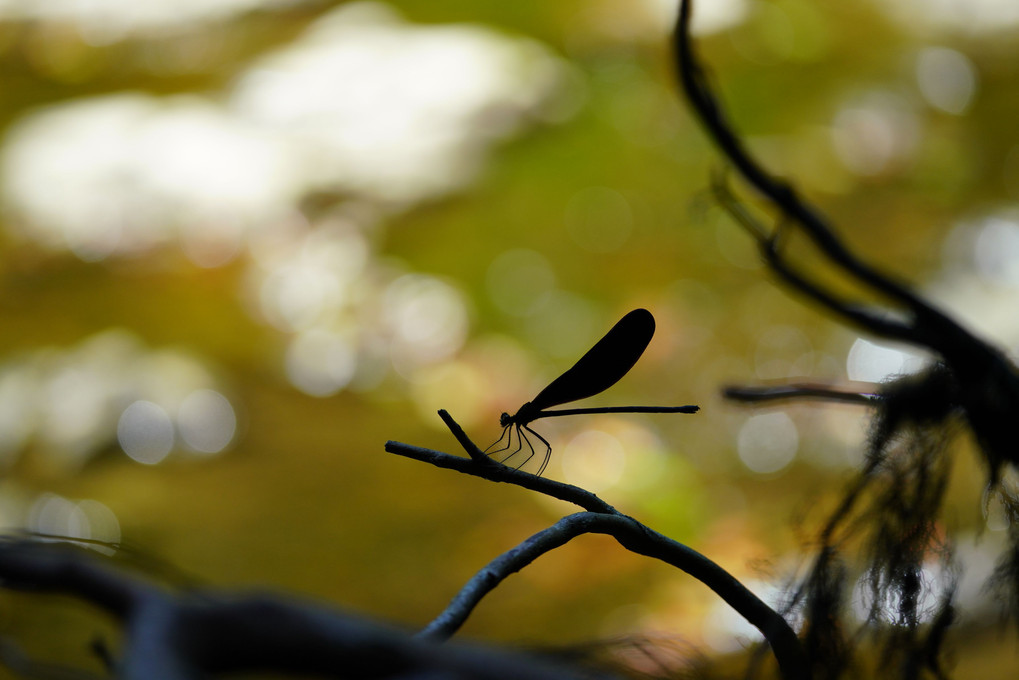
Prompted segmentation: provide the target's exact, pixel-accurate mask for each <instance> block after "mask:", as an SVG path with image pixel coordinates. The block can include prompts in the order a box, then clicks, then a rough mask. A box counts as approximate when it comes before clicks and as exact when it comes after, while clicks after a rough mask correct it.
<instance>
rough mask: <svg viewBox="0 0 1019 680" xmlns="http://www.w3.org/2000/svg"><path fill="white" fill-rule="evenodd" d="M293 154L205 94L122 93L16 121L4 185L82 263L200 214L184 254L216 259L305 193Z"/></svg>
mask: <svg viewBox="0 0 1019 680" xmlns="http://www.w3.org/2000/svg"><path fill="white" fill-rule="evenodd" d="M283 152H284V149H283V147H281V146H280V145H279V143H278V142H274V141H272V140H270V139H268V138H267V137H265V136H264V135H259V134H258V133H257V132H256V131H254V130H252V129H249V127H246V126H244V125H242V124H240V123H238V122H237V121H235V120H232V119H231V118H229V117H228V116H227V115H226V114H224V113H223V112H222V111H221V110H220V109H218V108H217V107H216V106H214V105H213V104H211V103H209V102H206V101H203V100H201V99H199V98H197V97H186V96H178V97H172V98H166V99H164V100H158V99H156V98H153V97H149V96H145V95H138V94H124V95H113V96H109V97H104V98H99V99H94V100H89V101H76V102H72V103H69V104H65V105H63V106H60V107H55V108H52V109H49V110H45V111H43V112H42V113H39V114H36V115H34V116H31V117H29V118H27V119H26V120H25V121H23V122H21V123H19V124H17V125H15V126H14V127H13V128H12V130H11V132H10V137H9V141H8V142H7V143H6V144H5V146H4V149H3V157H2V159H0V162H2V167H3V186H2V191H3V196H4V198H5V200H6V202H7V205H8V206H9V207H10V208H11V210H12V211H13V212H14V213H15V214H16V215H17V216H18V217H19V218H20V220H19V224H20V228H22V229H24V230H26V232H27V233H28V234H29V235H30V236H32V237H33V238H35V239H37V240H39V241H41V242H43V243H45V244H47V245H49V246H50V247H53V248H67V249H69V250H71V251H72V252H74V253H75V254H76V255H78V256H79V257H80V258H82V259H84V260H88V261H93V260H101V259H103V258H105V257H108V256H111V255H114V254H121V253H132V252H137V251H143V250H147V249H150V248H152V247H154V246H156V245H160V244H163V243H167V242H169V241H171V240H172V238H173V236H174V232H175V230H178V229H180V228H181V227H180V225H182V224H189V223H198V224H200V225H201V233H200V234H198V233H197V229H198V227H197V226H196V225H195V224H190V226H189V227H188V228H187V230H185V231H183V233H182V239H183V241H184V244H185V251H186V252H188V253H189V254H190V255H191V256H192V259H194V260H195V261H196V262H198V263H199V264H202V265H203V266H209V265H212V264H214V263H216V262H225V261H226V260H227V259H229V256H230V255H232V254H233V253H235V252H236V251H237V249H238V245H237V244H238V241H239V238H240V236H239V234H240V232H242V231H243V229H245V228H247V227H249V226H251V225H255V224H260V223H262V222H264V221H265V220H271V219H272V218H273V217H274V216H276V215H279V214H281V213H282V212H284V211H285V210H286V209H288V207H289V206H290V205H291V204H292V203H293V201H294V200H295V190H294V189H295V187H293V186H292V185H291V184H290V183H289V182H288V181H286V177H290V176H292V172H290V170H288V162H289V161H290V159H288V158H287V157H285V156H284V154H283ZM54 186H59V187H60V188H61V193H60V197H61V200H59V201H54V200H53V190H52V187H54Z"/></svg>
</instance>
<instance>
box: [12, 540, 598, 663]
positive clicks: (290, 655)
mask: <svg viewBox="0 0 1019 680" xmlns="http://www.w3.org/2000/svg"><path fill="white" fill-rule="evenodd" d="M0 580H2V582H3V585H4V587H5V588H9V589H12V590H25V591H31V592H36V593H51V594H60V595H68V596H71V597H75V598H78V599H80V600H83V601H85V602H88V603H91V604H93V605H95V606H96V607H98V608H99V609H101V610H103V611H106V612H108V613H109V614H112V615H113V616H114V617H116V618H117V619H119V620H121V621H122V623H123V624H124V626H125V630H126V636H125V637H126V639H125V643H124V648H125V651H124V656H123V658H122V659H121V660H120V662H119V663H118V664H117V669H116V671H117V677H119V678H122V679H123V680H196V679H197V678H202V677H206V675H207V674H208V673H250V672H270V673H284V674H287V675H291V674H313V675H316V676H320V677H334V678H344V679H361V680H368V679H375V678H378V679H382V678H387V679H388V678H393V679H397V678H403V679H407V680H410V678H421V677H425V676H428V677H430V678H449V679H455V678H477V679H478V680H518V679H519V680H561V679H562V680H565V679H577V680H579V679H580V678H587V679H588V680H591V678H592V677H594V676H592V674H591V673H589V672H579V671H577V670H575V669H571V668H569V667H566V666H563V665H560V664H558V663H554V662H551V661H549V660H547V659H538V658H535V657H533V656H527V655H525V654H520V653H511V652H504V651H499V650H496V649H492V648H487V647H482V646H480V645H467V644H452V645H446V646H440V645H436V644H433V643H430V642H428V641H426V640H421V639H415V638H414V637H413V636H411V635H410V634H409V633H408V632H406V631H404V630H401V629H399V628H395V627H391V626H386V625H383V624H380V623H376V622H373V621H369V620H365V619H362V618H359V617H355V616H351V615H349V614H344V613H342V612H338V611H333V610H329V609H326V608H324V607H321V606H320V605H317V604H314V603H309V602H298V601H292V600H289V599H284V598H280V597H277V596H273V595H266V594H251V595H247V596H237V595H226V594H222V593H219V592H216V591H209V590H206V591H193V592H191V591H187V592H176V591H170V590H163V589H161V588H158V587H155V586H151V585H149V584H147V583H146V582H145V581H144V580H143V579H142V578H139V577H138V576H135V575H134V574H132V573H129V572H126V571H125V570H123V569H122V568H120V567H119V566H117V565H114V564H113V563H112V562H111V561H110V560H109V559H104V558H101V557H98V556H96V555H94V554H93V553H90V552H89V551H87V550H83V549H81V548H77V547H71V546H68V545H64V544H56V543H53V542H49V541H48V542H46V543H42V542H39V541H33V540H25V539H18V540H6V541H2V542H0ZM9 651H10V650H9V649H0V652H5V653H6V652H9ZM5 655H7V656H9V654H5ZM22 661H23V663H22V667H23V668H30V669H39V668H41V666H40V665H39V664H36V663H34V662H30V661H28V660H22ZM52 677H57V676H56V675H53V676H52ZM63 677H68V678H71V677H74V676H73V675H64V676H63ZM78 677H83V676H78ZM602 677H604V676H602Z"/></svg>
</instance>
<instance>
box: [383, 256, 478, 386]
mask: <svg viewBox="0 0 1019 680" xmlns="http://www.w3.org/2000/svg"><path fill="white" fill-rule="evenodd" d="M383 313H384V315H385V318H386V320H387V322H388V325H389V327H390V328H391V330H392V335H393V340H392V347H391V348H390V349H391V352H392V359H393V365H394V367H395V368H396V369H397V371H400V372H401V373H402V374H404V375H405V376H406V375H409V373H408V371H409V370H411V369H412V368H414V367H416V366H419V365H423V364H429V363H433V362H436V361H439V360H442V359H445V358H446V357H449V356H451V355H452V354H453V353H455V352H456V351H457V350H459V349H460V347H461V346H462V345H463V343H464V340H465V339H466V337H467V310H466V309H465V308H464V301H463V296H462V295H461V294H460V292H459V291H458V290H456V289H455V288H453V287H452V286H450V285H449V284H447V283H443V282H442V281H440V280H438V279H436V278H433V277H431V276H424V275H421V274H407V275H405V276H401V277H400V278H399V279H397V280H396V281H394V282H393V283H391V284H390V285H389V287H388V288H387V289H386V292H385V295H384V297H383Z"/></svg>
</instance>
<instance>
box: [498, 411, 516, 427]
mask: <svg viewBox="0 0 1019 680" xmlns="http://www.w3.org/2000/svg"><path fill="white" fill-rule="evenodd" d="M512 422H513V416H511V415H510V414H508V413H503V414H502V415H501V416H499V425H501V426H502V427H506V426H507V425H509V424H510V423H512Z"/></svg>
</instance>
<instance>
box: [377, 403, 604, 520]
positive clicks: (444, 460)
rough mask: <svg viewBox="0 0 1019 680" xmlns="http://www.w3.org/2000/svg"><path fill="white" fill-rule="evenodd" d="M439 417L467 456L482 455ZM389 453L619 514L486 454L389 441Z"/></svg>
mask: <svg viewBox="0 0 1019 680" xmlns="http://www.w3.org/2000/svg"><path fill="white" fill-rule="evenodd" d="M439 417H441V418H442V420H443V422H445V423H446V425H447V426H448V427H449V429H450V431H451V432H452V433H453V436H454V437H456V438H457V441H459V442H460V445H461V446H463V447H464V450H465V451H467V453H468V454H470V453H471V451H472V450H473V451H476V452H480V451H481V450H480V449H479V448H478V447H477V445H475V444H474V442H472V441H471V440H470V438H469V437H468V436H467V435H466V434H465V433H464V431H463V429H462V428H461V427H460V425H459V424H457V422H456V421H455V420H453V418H452V416H450V415H449V413H447V412H446V411H444V410H443V411H439ZM386 451H387V452H389V453H395V454H396V455H398V456H404V457H406V458H413V459H414V460H420V461H422V462H424V463H430V464H432V465H435V466H436V467H440V468H445V469H447V470H456V471H457V472H462V473H464V474H466V475H473V476H475V477H481V478H482V479H487V480H488V481H490V482H499V483H503V482H505V483H508V484H514V485H516V486H521V487H523V488H525V489H530V490H531V491H537V492H538V493H543V494H545V495H546V496H551V497H552V498H558V499H559V500H561V501H566V502H567V503H573V504H574V505H577V506H579V507H581V508H584V509H585V510H588V511H590V512H602V513H607V514H618V511H617V510H616V509H615V508H613V507H612V506H611V505H609V504H608V503H606V502H605V501H603V500H602V499H600V498H598V497H597V496H596V495H594V494H593V493H591V492H590V491H587V490H585V489H581V488H580V487H579V486H573V485H572V484H563V483H562V482H556V481H554V480H551V479H546V478H544V477H538V476H536V475H532V474H531V473H529V472H523V471H521V470H515V469H513V468H511V467H509V466H507V465H503V464H501V463H497V462H496V461H494V460H492V459H491V458H489V457H488V456H486V455H485V454H484V453H481V456H482V458H481V459H480V460H479V459H477V458H472V459H467V458H461V457H459V456H452V455H450V454H448V453H443V452H442V451H434V450H432V449H425V448H421V447H420V446H414V445H412V444H404V443H402V442H394V441H388V442H386Z"/></svg>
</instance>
